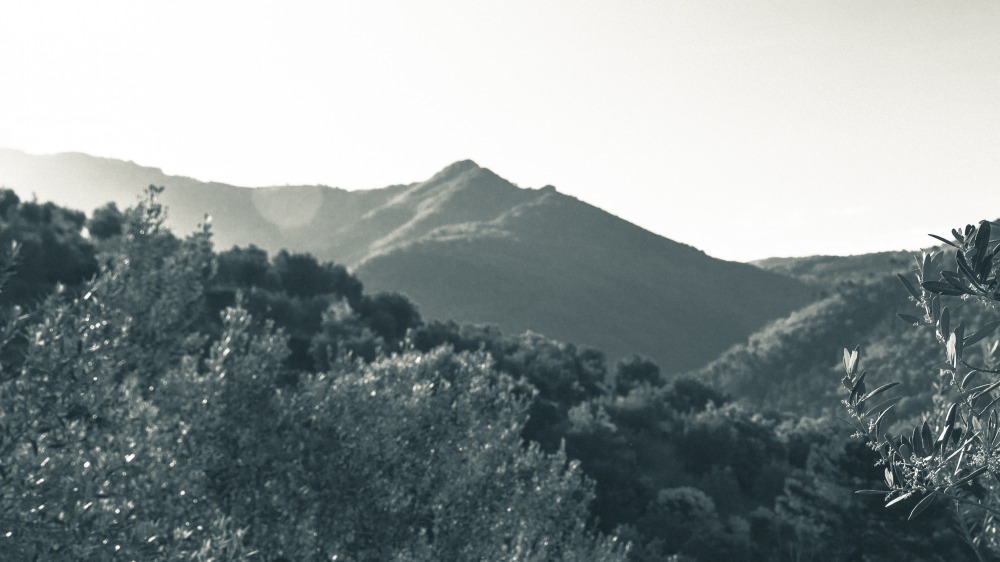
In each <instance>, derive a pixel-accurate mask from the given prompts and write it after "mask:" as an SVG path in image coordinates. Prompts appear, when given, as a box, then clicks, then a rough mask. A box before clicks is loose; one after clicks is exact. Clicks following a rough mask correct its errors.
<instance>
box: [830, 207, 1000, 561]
mask: <svg viewBox="0 0 1000 562" xmlns="http://www.w3.org/2000/svg"><path fill="white" fill-rule="evenodd" d="M992 230H993V228H992V225H991V224H990V222H988V221H981V222H980V223H979V225H978V226H973V225H968V226H966V227H965V229H964V230H958V229H955V230H952V235H953V239H951V240H949V239H946V238H943V237H940V236H936V235H932V236H934V238H936V239H938V240H940V241H941V242H943V243H944V244H945V245H946V246H947V248H946V249H945V251H943V252H933V253H925V254H924V255H923V256H922V258H921V259H919V260H918V265H917V270H916V282H915V283H914V282H912V281H911V280H910V279H909V278H907V277H904V276H902V275H900V276H899V279H900V281H901V282H902V284H903V286H904V287H905V289H906V291H907V292H908V293H909V295H910V297H911V299H912V301H913V302H914V304H915V305H916V306H917V307H918V308H919V310H920V313H919V314H918V315H910V314H903V313H900V314H899V315H898V316H899V317H900V318H901V319H902V320H903V321H904V322H906V323H908V324H912V325H913V326H914V327H915V328H917V329H922V330H931V331H933V332H934V335H935V337H936V340H937V342H938V343H939V344H940V347H941V351H943V353H941V354H940V358H941V359H942V361H941V362H940V363H939V364H938V365H937V367H938V373H939V377H938V379H937V380H936V381H935V383H934V384H933V388H932V390H933V402H932V404H933V406H932V409H931V410H930V411H928V412H925V413H924V415H923V416H922V419H920V420H918V423H916V425H915V426H914V427H912V430H910V431H904V432H902V433H898V434H894V433H891V432H889V431H887V428H889V427H890V426H889V419H888V414H889V413H890V411H891V410H892V409H893V407H894V406H895V404H896V402H898V401H899V400H900V398H901V397H896V398H890V399H888V400H886V399H885V396H886V395H885V393H886V392H887V391H889V390H890V389H892V388H894V387H895V386H896V385H897V384H898V383H888V384H883V385H881V386H878V387H877V388H873V389H872V390H869V387H868V382H869V381H868V380H867V379H868V377H867V375H868V373H867V371H863V370H860V361H861V354H860V351H859V350H858V349H857V348H855V349H854V351H848V350H847V349H845V350H844V369H845V371H846V375H845V376H844V379H843V385H844V388H845V389H846V393H847V395H848V398H847V399H846V400H844V404H845V405H846V407H847V411H848V413H849V415H850V417H851V418H852V420H851V422H850V423H852V425H853V427H854V428H855V430H856V432H855V435H856V436H858V437H861V438H863V439H864V440H865V441H866V442H867V444H868V446H869V447H871V448H872V449H873V450H874V451H876V452H877V453H878V455H879V457H880V460H879V464H880V465H882V466H884V475H885V485H886V487H885V488H884V489H879V490H864V491H862V493H871V494H877V495H884V496H885V499H886V507H890V506H893V505H897V504H906V505H907V506H908V507H909V508H910V516H909V517H910V518H911V519H912V518H914V517H917V516H918V515H920V514H921V513H922V512H924V511H925V510H927V509H928V508H931V507H932V506H935V505H942V504H943V505H945V506H946V507H947V508H948V511H949V512H950V513H951V514H952V515H953V517H954V519H955V522H956V524H957V525H958V528H959V529H960V531H961V532H962V534H963V535H964V536H965V537H966V539H967V541H968V543H969V545H970V547H971V548H972V549H973V551H974V552H975V554H976V556H977V557H978V558H979V559H980V560H983V559H985V557H987V556H989V555H993V556H997V555H1000V421H998V420H1000V413H998V410H1000V407H998V402H1000V390H998V389H1000V379H998V378H997V375H1000V369H998V368H997V367H998V363H1000V362H998V360H997V355H996V352H997V348H998V346H1000V341H998V340H996V339H992V338H991V336H992V335H993V333H994V332H995V331H996V329H997V327H1000V321H998V320H997V319H995V314H996V311H997V307H998V305H1000V279H998V277H1000V259H998V255H1000V243H997V241H995V240H993V239H992V236H991V234H992ZM945 257H947V258H948V259H949V260H952V261H953V263H954V266H953V268H950V269H945V268H943V267H942V266H941V262H942V261H944V259H943V258H945ZM935 275H937V276H938V278H937V279H935V278H934V276H935ZM971 304H978V305H979V306H980V308H981V309H982V310H985V311H986V312H988V313H989V315H992V316H994V318H989V316H987V317H985V318H984V317H983V316H982V315H977V314H976V313H977V312H981V311H980V310H973V311H969V310H968V308H969V305H971ZM956 311H960V312H961V313H962V314H963V316H965V317H966V320H969V322H970V323H969V324H968V325H967V324H966V323H965V321H959V319H958V314H957V313H956ZM977 344H978V346H977Z"/></svg>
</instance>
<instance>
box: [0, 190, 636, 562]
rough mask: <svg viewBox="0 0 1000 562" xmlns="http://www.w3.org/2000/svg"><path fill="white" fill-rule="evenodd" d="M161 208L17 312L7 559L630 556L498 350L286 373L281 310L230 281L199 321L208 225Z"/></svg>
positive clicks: (5, 411)
mask: <svg viewBox="0 0 1000 562" xmlns="http://www.w3.org/2000/svg"><path fill="white" fill-rule="evenodd" d="M154 194H155V193H154ZM161 226H162V210H161V209H160V208H159V206H158V205H157V204H156V203H155V199H152V200H150V201H147V202H146V203H144V204H142V205H140V206H138V207H137V208H136V209H134V210H132V211H129V212H127V213H125V215H124V220H123V225H122V230H121V234H120V236H119V237H118V238H117V239H116V241H115V243H114V245H113V246H114V251H113V252H110V253H108V254H106V255H105V256H104V258H103V259H102V260H101V264H102V265H101V269H100V272H99V273H98V275H97V276H96V277H95V278H94V279H93V280H90V281H86V282H85V283H84V284H83V288H82V294H81V295H80V296H78V297H76V296H72V295H66V294H55V295H53V296H51V297H49V298H48V300H46V301H45V302H43V303H42V304H41V305H39V306H38V307H36V308H35V309H34V310H32V311H31V313H30V314H28V315H26V316H25V315H19V314H15V313H14V312H15V311H14V309H11V311H10V312H11V313H9V314H7V315H6V318H5V323H4V325H5V326H6V328H5V332H4V333H5V334H6V340H7V341H11V340H15V339H17V338H22V339H23V340H24V343H23V346H22V349H21V352H20V353H19V354H18V356H17V357H16V358H15V359H12V360H10V361H8V362H7V363H5V364H4V365H3V373H2V379H0V381H2V382H0V402H2V407H0V435H2V436H3V441H2V451H3V454H2V456H0V459H2V464H0V514H2V515H0V527H2V528H0V541H2V549H3V552H4V553H5V558H6V559H14V560H18V559H25V560H29V559H46V560H50V559H65V560H81V559H111V558H122V559H127V560H132V559H135V560H139V559H141V560H148V559H198V560H243V559H246V558H249V557H251V556H254V555H256V556H257V557H260V558H262V559H275V558H278V557H284V558H285V559H290V560H333V559H350V560H387V559H397V560H441V559H482V560H497V559H511V560H557V559H558V560H580V559H603V560H614V559H621V558H622V556H623V553H622V546H621V545H616V543H615V542H614V540H612V539H603V538H597V537H595V536H594V535H592V534H591V533H590V532H589V531H587V528H586V519H587V511H586V507H587V504H588V503H589V500H590V498H591V497H592V496H591V494H592V492H591V485H590V484H589V483H588V482H587V481H586V480H585V479H584V477H583V475H582V473H581V471H580V469H579V466H578V465H577V464H576V463H573V462H570V461H568V460H567V458H566V456H565V455H564V454H563V453H561V452H556V453H552V454H550V453H546V452H543V451H542V450H541V449H540V448H539V447H538V446H537V445H528V446H524V445H522V441H521V437H520V431H521V428H522V427H523V425H524V423H525V420H526V414H525V412H526V408H527V407H528V401H529V400H530V397H531V394H532V391H531V389H530V387H528V386H524V385H522V384H520V383H517V382H516V381H514V380H513V379H511V378H510V377H509V376H507V375H503V374H501V373H499V372H497V371H496V370H494V369H493V368H492V367H491V364H490V359H489V358H488V357H487V356H486V355H484V354H481V353H480V354H475V353H471V354H470V353H455V352H454V351H452V350H449V349H445V348H441V349H437V350H434V351H432V352H430V353H427V354H418V353H414V352H410V353H405V354H402V355H394V356H383V357H382V358H380V359H378V360H376V361H373V362H371V363H370V364H367V365H366V364H363V363H360V362H344V363H343V364H341V365H338V366H335V367H333V368H331V369H329V370H326V371H323V372H320V373H315V374H308V375H306V376H303V377H302V378H301V379H299V380H298V381H297V382H296V384H294V385H291V386H289V385H280V384H278V382H279V381H278V378H279V375H280V374H281V373H282V371H283V369H284V368H285V367H286V362H285V359H286V357H287V355H288V346H287V343H288V342H287V336H285V335H284V334H283V333H282V332H281V331H276V330H275V329H274V325H273V323H269V322H265V323H261V322H258V321H254V320H253V319H252V316H251V314H250V313H249V312H248V311H247V309H246V308H245V307H244V306H242V303H239V302H238V303H237V305H236V306H235V307H229V308H227V309H225V311H224V312H223V314H222V319H221V329H220V330H219V333H218V335H217V336H215V337H211V336H209V335H207V334H204V333H200V332H199V331H198V329H197V325H196V324H195V321H196V320H197V318H199V315H200V314H201V313H202V311H203V310H202V307H203V306H204V293H205V287H206V286H207V285H208V284H209V282H210V278H211V273H212V267H211V266H212V263H213V255H212V252H211V246H210V234H209V232H208V230H207V228H206V229H205V230H203V231H201V232H198V233H196V234H194V235H192V236H189V237H187V238H185V239H183V240H177V239H175V238H173V237H172V236H170V235H169V234H167V233H165V232H164V231H163V230H162V229H161ZM209 338H211V341H208V340H209ZM206 348H207V352H206V351H205V350H206ZM470 537H475V540H469V538H470Z"/></svg>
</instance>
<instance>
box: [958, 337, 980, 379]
mask: <svg viewBox="0 0 1000 562" xmlns="http://www.w3.org/2000/svg"><path fill="white" fill-rule="evenodd" d="M969 337H970V338H971V337H972V336H969ZM965 344H966V345H968V344H969V342H968V339H966V342H965ZM978 373H979V371H970V372H969V374H967V375H965V378H963V379H962V384H960V385H959V388H961V389H962V390H965V389H966V388H967V387H968V386H969V383H970V382H972V379H973V378H975V376H976V375H977V374H978Z"/></svg>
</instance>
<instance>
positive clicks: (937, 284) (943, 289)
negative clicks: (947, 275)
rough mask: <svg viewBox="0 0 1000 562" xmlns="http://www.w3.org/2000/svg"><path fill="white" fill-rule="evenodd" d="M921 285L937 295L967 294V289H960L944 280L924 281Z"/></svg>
mask: <svg viewBox="0 0 1000 562" xmlns="http://www.w3.org/2000/svg"><path fill="white" fill-rule="evenodd" d="M920 286H921V287H923V288H924V289H927V290H928V291H930V292H931V293H934V294H935V295H944V296H946V297H957V296H959V295H963V294H965V291H960V290H958V289H956V288H955V287H953V286H952V285H951V284H949V283H945V282H943V281H924V282H923V283H921V284H920Z"/></svg>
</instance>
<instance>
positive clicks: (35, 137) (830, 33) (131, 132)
mask: <svg viewBox="0 0 1000 562" xmlns="http://www.w3.org/2000/svg"><path fill="white" fill-rule="evenodd" d="M997 30H1000V3H998V2H992V1H986V0H983V1H961V0H948V1H934V2H931V1H924V0H905V1H889V0H878V1H873V0H830V1H822V2H820V1H811V0H795V1H792V0H788V1H784V2H774V1H769V0H760V1H756V0H732V1H716V0H686V1H671V0H607V1H590V0H565V1H564V0H532V1H523V0H505V1H502V2H500V1H493V2H483V1H479V0H449V1H445V0H425V1H420V2H417V1H404V0H397V1H380V0H366V1H364V2H357V1H351V2H340V1H328V2H296V1H289V0H284V1H282V2H256V1H247V0H244V1H240V2H223V1H215V2H203V1H199V2H189V1H183V0H182V1H172V2H150V1H143V0H130V1H120V2H115V1H89V2H80V1H46V0H35V1H32V2H3V3H0V76H2V80H0V147H5V148H14V149H20V150H24V151H27V152H30V153H36V154H49V153H55V152H64V151H75V152H86V153H88V154H93V155H96V156H105V157H113V158H120V159H123V160H132V161H135V162H136V163H139V164H142V165H146V166H154V167H158V168H162V169H163V170H164V172H166V173H168V174H175V175H184V176H190V177H194V178H197V179H201V180H204V181H220V182H225V183H230V184H235V185H243V186H263V185H284V184H292V185H295V184H325V185H332V186H337V187H342V188H345V189H365V188H377V187H384V186H387V185H392V184H400V183H411V182H415V181H421V180H424V179H427V178H429V177H430V176H431V175H433V174H434V173H435V172H436V171H437V170H439V169H441V168H443V167H444V166H446V165H448V164H449V163H451V162H454V161H457V160H462V159H467V158H471V159H473V160H475V161H476V162H477V163H478V164H480V165H481V166H484V167H487V168H490V169H491V170H493V171H494V172H496V173H497V174H499V175H500V176H502V177H504V178H506V179H508V180H510V181H512V182H514V183H516V184H517V185H520V186H522V187H542V186H544V185H548V184H551V185H555V186H556V188H557V189H558V190H559V191H561V192H563V193H566V194H569V195H572V196H574V197H577V198H579V199H582V200H584V201H587V202H588V203H591V204H593V205H596V206H598V207H601V208H603V209H605V210H607V211H609V212H611V213H613V214H615V215H618V216H620V217H622V218H624V219H626V220H628V221H630V222H633V223H635V224H637V225H639V226H642V227H644V228H646V229H648V230H650V231H653V232H655V233H657V234H660V235H663V236H666V237H668V238H671V239H674V240H677V241H680V242H684V243H687V244H691V245H693V246H696V247H698V248H700V249H702V250H704V251H705V252H706V253H708V254H710V255H713V256H716V257H720V258H724V259H730V260H739V261H747V260H753V259H760V258H765V257H770V256H802V255H812V254H839V255H846V254H857V253H865V252H870V251H878V250H888V249H908V250H916V249H919V248H920V247H921V246H927V245H929V244H930V243H931V239H929V238H928V237H927V233H930V232H933V233H945V232H947V231H948V230H950V229H951V228H952V227H955V226H960V225H964V224H966V223H969V222H976V221H978V220H980V219H984V218H990V219H996V218H1000V32H997Z"/></svg>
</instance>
